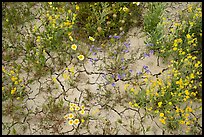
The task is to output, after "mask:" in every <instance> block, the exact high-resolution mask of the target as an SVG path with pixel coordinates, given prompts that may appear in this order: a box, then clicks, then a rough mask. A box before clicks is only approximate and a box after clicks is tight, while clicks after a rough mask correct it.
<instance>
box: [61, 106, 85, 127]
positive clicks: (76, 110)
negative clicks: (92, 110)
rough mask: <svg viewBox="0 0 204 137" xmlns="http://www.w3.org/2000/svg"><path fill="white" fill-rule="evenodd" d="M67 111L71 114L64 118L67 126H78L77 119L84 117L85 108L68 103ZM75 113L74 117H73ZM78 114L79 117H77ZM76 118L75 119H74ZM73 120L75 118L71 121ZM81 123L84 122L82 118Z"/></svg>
mask: <svg viewBox="0 0 204 137" xmlns="http://www.w3.org/2000/svg"><path fill="white" fill-rule="evenodd" d="M69 110H70V111H71V112H72V113H69V114H67V115H65V116H64V119H66V120H68V123H69V125H73V124H75V125H78V124H79V122H80V120H79V119H78V117H79V116H80V115H84V114H85V106H84V105H82V106H78V105H77V104H74V103H70V104H69ZM74 113H75V115H74ZM79 114H80V115H79ZM75 117H76V118H75ZM73 118H75V119H74V120H73ZM81 122H82V123H83V122H84V119H83V118H82V119H81Z"/></svg>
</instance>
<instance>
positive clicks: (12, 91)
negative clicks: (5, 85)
mask: <svg viewBox="0 0 204 137" xmlns="http://www.w3.org/2000/svg"><path fill="white" fill-rule="evenodd" d="M15 93H16V87H15V88H14V89H12V90H11V95H13V94H15Z"/></svg>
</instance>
